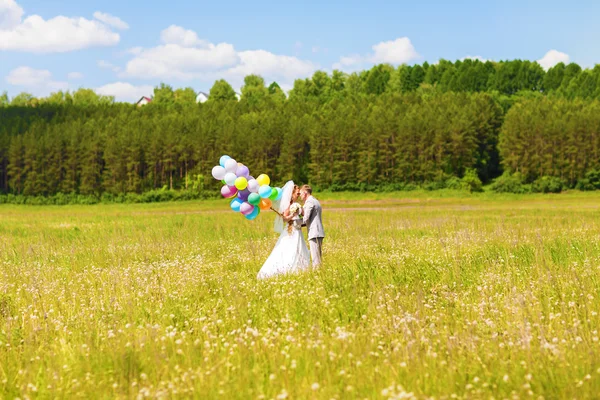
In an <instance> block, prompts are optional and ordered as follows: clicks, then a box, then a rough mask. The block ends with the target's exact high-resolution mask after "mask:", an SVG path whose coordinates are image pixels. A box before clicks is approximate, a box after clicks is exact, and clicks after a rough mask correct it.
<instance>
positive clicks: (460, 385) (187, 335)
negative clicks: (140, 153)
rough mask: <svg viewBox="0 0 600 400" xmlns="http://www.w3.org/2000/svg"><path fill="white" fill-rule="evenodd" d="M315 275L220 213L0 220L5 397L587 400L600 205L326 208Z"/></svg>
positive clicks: (443, 201)
mask: <svg viewBox="0 0 600 400" xmlns="http://www.w3.org/2000/svg"><path fill="white" fill-rule="evenodd" d="M324 197H325V198H324V201H323V204H324V218H325V221H324V222H325V225H326V231H327V238H326V239H325V242H324V247H325V253H324V262H325V263H324V266H323V267H322V268H321V269H319V270H317V271H313V272H310V273H305V274H301V275H292V276H285V277H281V278H278V279H275V280H270V281H266V282H263V281H257V280H256V278H255V276H256V273H257V272H258V270H259V269H260V266H261V265H262V262H263V261H264V260H265V259H266V257H267V256H268V254H269V252H270V250H271V248H272V246H273V245H274V243H275V241H276V237H275V234H274V233H273V232H271V225H272V216H271V215H270V214H263V215H260V216H259V218H258V219H257V220H256V221H253V222H249V221H246V220H245V219H243V218H242V217H241V216H239V215H234V213H232V212H230V211H227V204H226V203H224V202H214V201H208V202H181V203H160V204H145V205H141V204H137V205H91V206H63V207H59V206H40V207H31V206H11V205H4V206H1V207H0V398H7V399H12V398H16V397H19V398H28V397H29V398H78V397H80V398H145V397H150V398H154V397H161V398H180V397H184V398H186V397H195V398H227V399H237V398H239V399H248V398H255V399H256V398H265V399H270V398H279V399H281V398H286V397H287V398H293V399H300V398H319V399H321V398H324V399H330V398H339V399H341V398H344V399H346V398H357V399H363V398H369V399H371V398H426V397H435V398H490V397H494V398H513V397H515V398H530V397H533V398H538V397H540V396H541V397H543V398H548V399H550V398H595V397H597V394H598V393H600V343H599V336H600V335H599V334H598V329H599V327H600V323H599V322H600V320H599V316H598V312H600V290H599V289H600V281H599V280H600V273H599V272H600V271H599V269H600V213H599V212H598V211H599V208H600V196H598V195H593V194H581V193H578V194H566V195H564V194H563V195H559V196H552V197H542V196H516V195H513V196H502V197H500V196H496V197H494V196H492V195H490V194H481V195H473V196H468V197H464V198H456V197H451V196H448V197H445V196H439V197H437V198H436V197H426V196H425V195H415V196H414V197H413V198H411V199H397V198H396V199H394V198H391V197H385V198H380V200H379V201H377V200H375V199H373V198H369V197H366V196H365V197H362V198H361V197H360V196H357V195H354V194H353V195H352V196H350V197H351V198H344V197H340V198H335V197H334V195H326V196H324Z"/></svg>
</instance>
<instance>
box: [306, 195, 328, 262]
mask: <svg viewBox="0 0 600 400" xmlns="http://www.w3.org/2000/svg"><path fill="white" fill-rule="evenodd" d="M321 214H322V211H321V203H319V200H317V199H315V198H314V197H313V196H312V195H311V196H309V197H308V198H307V199H306V201H305V202H304V218H303V219H304V223H305V224H306V228H307V230H308V243H309V244H310V256H311V258H312V264H313V266H314V267H316V266H319V265H321V247H322V246H323V238H324V237H325V230H324V229H323V220H322V219H321Z"/></svg>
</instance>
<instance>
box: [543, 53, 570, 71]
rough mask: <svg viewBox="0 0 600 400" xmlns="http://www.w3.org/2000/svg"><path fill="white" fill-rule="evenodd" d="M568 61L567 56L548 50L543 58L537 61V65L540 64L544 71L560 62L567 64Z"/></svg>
mask: <svg viewBox="0 0 600 400" xmlns="http://www.w3.org/2000/svg"><path fill="white" fill-rule="evenodd" d="M570 59H571V58H570V57H569V55H568V54H565V53H562V52H560V51H558V50H550V51H549V52H547V53H546V55H545V56H544V57H542V58H541V60H538V64H540V65H541V66H542V68H544V69H545V70H548V69H550V68H552V67H554V66H555V65H556V64H558V63H560V62H563V63H565V64H568V63H569V61H570Z"/></svg>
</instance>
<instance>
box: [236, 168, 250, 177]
mask: <svg viewBox="0 0 600 400" xmlns="http://www.w3.org/2000/svg"><path fill="white" fill-rule="evenodd" d="M235 174H236V175H237V176H238V177H244V178H246V179H248V178H249V177H250V170H249V169H248V167H246V166H245V165H240V166H238V167H237V169H236V170H235Z"/></svg>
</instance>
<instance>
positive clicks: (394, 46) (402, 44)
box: [333, 37, 420, 71]
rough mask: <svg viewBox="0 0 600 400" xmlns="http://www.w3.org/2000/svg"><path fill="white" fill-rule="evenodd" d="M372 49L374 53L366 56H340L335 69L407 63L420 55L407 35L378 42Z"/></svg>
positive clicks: (334, 66) (334, 65) (355, 68)
mask: <svg viewBox="0 0 600 400" xmlns="http://www.w3.org/2000/svg"><path fill="white" fill-rule="evenodd" d="M372 49H373V53H372V54H368V55H366V56H361V55H358V54H354V55H351V56H343V57H340V60H339V61H338V62H337V63H335V64H333V69H343V70H346V71H349V70H357V69H361V68H364V67H365V66H366V64H383V63H388V64H405V63H408V62H410V61H414V60H415V59H417V58H419V57H420V56H419V53H417V51H416V50H415V48H414V46H413V45H412V43H411V41H410V39H409V38H407V37H401V38H398V39H396V40H390V41H387V42H380V43H377V44H375V45H373V46H372Z"/></svg>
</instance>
